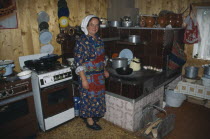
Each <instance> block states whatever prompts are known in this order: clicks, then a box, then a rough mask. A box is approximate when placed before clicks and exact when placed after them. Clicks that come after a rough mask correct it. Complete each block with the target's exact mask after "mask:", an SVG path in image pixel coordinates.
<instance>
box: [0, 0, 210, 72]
mask: <svg viewBox="0 0 210 139" xmlns="http://www.w3.org/2000/svg"><path fill="white" fill-rule="evenodd" d="M57 1H58V0H16V3H17V16H18V24H19V27H18V29H1V30H0V60H2V59H10V60H14V61H15V65H16V68H15V70H16V71H19V62H18V57H19V56H23V55H30V54H38V53H39V51H40V47H41V46H42V45H41V44H40V43H39V31H38V23H37V13H39V12H40V11H46V12H47V13H48V14H49V16H50V21H49V30H50V32H51V33H52V34H53V39H52V41H51V44H52V45H53V46H54V48H55V50H54V53H55V54H61V49H60V45H59V44H58V43H57V42H56V36H57V34H58V33H59V28H58V16H57V11H58V8H57ZM66 1H67V3H68V7H69V10H70V25H71V26H75V25H80V23H81V20H82V18H83V17H85V16H86V15H88V14H95V15H97V16H98V17H107V7H108V1H109V0H66ZM204 1H209V0H135V7H136V8H139V12H140V13H141V14H158V13H159V12H160V11H161V10H171V11H174V12H176V13H178V12H182V11H184V9H186V8H187V7H188V6H189V4H190V3H195V2H204ZM188 13H189V11H187V12H186V13H185V15H186V14H188ZM185 48H186V50H185V51H186V53H187V55H188V61H187V63H186V65H196V66H201V65H202V64H205V63H210V62H209V61H205V60H197V59H192V58H191V56H192V54H191V53H192V48H193V46H192V45H186V47H185ZM201 74H202V69H201V70H200V72H199V75H201Z"/></svg>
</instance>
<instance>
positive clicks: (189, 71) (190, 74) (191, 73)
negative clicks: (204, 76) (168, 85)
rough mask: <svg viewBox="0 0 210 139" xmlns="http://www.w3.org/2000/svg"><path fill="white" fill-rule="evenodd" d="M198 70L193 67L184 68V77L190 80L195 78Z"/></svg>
mask: <svg viewBox="0 0 210 139" xmlns="http://www.w3.org/2000/svg"><path fill="white" fill-rule="evenodd" d="M198 70H199V68H198V67H194V66H188V67H185V77H187V78H191V79H193V78H197V76H198Z"/></svg>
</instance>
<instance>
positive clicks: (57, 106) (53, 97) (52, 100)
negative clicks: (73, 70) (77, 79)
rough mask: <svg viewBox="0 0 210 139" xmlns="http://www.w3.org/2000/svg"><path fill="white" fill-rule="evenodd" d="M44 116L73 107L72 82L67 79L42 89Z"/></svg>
mask: <svg viewBox="0 0 210 139" xmlns="http://www.w3.org/2000/svg"><path fill="white" fill-rule="evenodd" d="M41 102H42V108H43V115H44V118H48V117H51V116H53V115H56V114H59V113H61V112H63V111H66V110H68V109H70V108H73V90H72V82H71V81H66V82H62V83H59V84H55V85H52V86H49V87H46V88H43V89H41Z"/></svg>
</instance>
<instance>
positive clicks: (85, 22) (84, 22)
mask: <svg viewBox="0 0 210 139" xmlns="http://www.w3.org/2000/svg"><path fill="white" fill-rule="evenodd" d="M93 17H97V16H95V15H88V16H86V17H85V18H84V19H83V20H82V24H81V29H82V31H83V32H84V33H85V35H88V30H87V25H88V22H89V21H90V19H91V18H93Z"/></svg>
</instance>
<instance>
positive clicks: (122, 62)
mask: <svg viewBox="0 0 210 139" xmlns="http://www.w3.org/2000/svg"><path fill="white" fill-rule="evenodd" d="M110 61H112V68H113V69H117V68H121V67H127V66H128V59H127V58H119V57H117V58H113V59H110Z"/></svg>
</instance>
